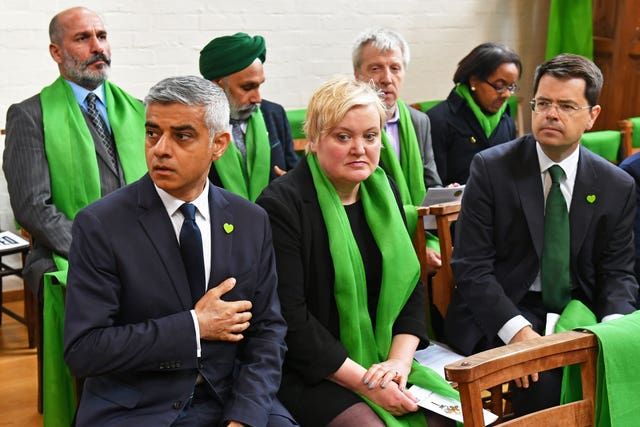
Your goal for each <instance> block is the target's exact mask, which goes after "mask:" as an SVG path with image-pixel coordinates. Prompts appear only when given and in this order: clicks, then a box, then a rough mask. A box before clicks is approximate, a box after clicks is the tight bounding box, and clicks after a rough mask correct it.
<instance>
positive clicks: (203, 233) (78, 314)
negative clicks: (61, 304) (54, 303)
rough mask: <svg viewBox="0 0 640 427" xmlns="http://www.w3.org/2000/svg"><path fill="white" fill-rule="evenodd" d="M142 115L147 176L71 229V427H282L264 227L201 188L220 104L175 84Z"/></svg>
mask: <svg viewBox="0 0 640 427" xmlns="http://www.w3.org/2000/svg"><path fill="white" fill-rule="evenodd" d="M145 104H146V106H147V114H146V116H147V121H146V140H145V152H146V159H147V167H148V171H149V173H148V174H147V175H145V176H144V177H142V179H140V180H139V181H137V182H135V183H133V184H132V185H129V186H127V187H125V188H122V189H120V190H118V191H116V192H113V193H112V194H110V195H108V196H107V197H104V198H103V199H101V200H99V201H98V202H96V203H94V204H92V205H90V206H89V207H87V208H86V209H84V210H82V211H81V212H80V213H79V214H78V215H77V217H76V220H75V221H74V225H73V239H72V245H71V252H70V257H69V261H70V269H69V278H68V287H67V303H66V320H65V360H66V362H67V364H68V365H69V368H70V370H71V372H72V373H74V374H76V375H80V376H85V377H87V378H86V380H85V383H84V390H83V394H82V399H81V400H80V404H79V408H78V412H77V417H76V423H77V425H104V424H109V425H123V426H124V425H127V426H129V425H153V426H169V425H172V426H195V425H198V426H200V425H203V426H204V425H211V426H214V425H230V426H239V425H249V426H264V425H292V422H291V421H289V420H288V418H287V415H286V414H287V413H286V410H284V408H283V407H282V406H281V405H280V404H279V403H278V402H277V401H276V400H275V397H274V396H275V393H276V391H277V389H278V386H279V384H280V375H281V373H280V369H281V364H282V360H283V357H284V352H285V344H284V336H285V332H286V326H285V323H284V320H283V318H282V316H281V314H280V304H279V300H278V298H277V290H276V285H277V278H276V270H275V259H274V254H273V248H272V243H271V228H270V226H269V221H268V218H267V215H266V213H265V212H264V211H263V210H262V209H261V208H260V207H258V206H257V205H254V204H253V203H250V202H248V201H246V200H245V199H243V198H241V197H239V196H237V195H234V194H232V193H229V192H227V191H225V190H223V189H220V188H218V187H215V186H214V185H212V184H211V183H210V182H209V180H208V179H207V174H208V172H209V167H210V164H211V162H212V161H215V160H216V159H218V158H219V157H220V156H221V155H222V154H223V153H224V151H225V150H226V148H227V146H228V144H229V141H230V134H229V132H228V130H227V129H228V117H229V107H228V103H227V100H226V97H225V95H224V92H223V91H222V90H221V89H220V88H219V87H217V86H216V85H214V84H213V83H211V82H209V81H206V80H204V79H201V78H199V77H193V76H191V77H174V78H169V79H165V80H163V81H161V82H160V83H158V84H157V85H155V86H154V87H153V88H151V90H150V92H149V94H148V95H147V97H146V99H145ZM189 208H191V217H190V215H189ZM194 211H195V212H194ZM194 222H195V224H194ZM194 233H195V235H194ZM188 248H190V249H188ZM198 260H199V261H198Z"/></svg>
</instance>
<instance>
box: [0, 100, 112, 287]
mask: <svg viewBox="0 0 640 427" xmlns="http://www.w3.org/2000/svg"><path fill="white" fill-rule="evenodd" d="M85 119H86V122H87V125H88V127H89V130H90V131H91V134H92V136H93V138H94V142H95V141H98V138H97V136H96V133H95V129H94V128H93V125H92V124H91V121H90V120H89V119H88V117H86V115H85ZM6 126H7V135H6V139H5V149H4V155H3V164H2V168H3V170H4V174H5V177H6V179H7V186H8V190H9V197H10V201H11V208H12V209H13V214H14V216H15V218H16V221H17V222H18V223H19V224H20V225H21V226H22V227H24V228H25V229H26V230H27V231H29V233H30V234H31V237H32V245H33V247H32V250H31V251H30V252H29V255H28V256H27V259H26V262H25V268H24V271H23V274H24V278H25V281H26V282H27V284H28V285H29V286H30V287H31V288H32V290H33V291H34V292H38V287H39V284H40V281H41V280H42V275H43V274H44V273H45V272H47V271H51V270H53V269H55V264H54V263H53V259H52V257H51V253H52V252H56V253H58V254H59V255H62V256H64V257H65V258H66V257H67V256H68V254H69V247H70V245H71V220H70V219H69V218H67V217H66V215H65V214H63V213H62V212H61V211H60V210H58V208H57V207H56V206H55V205H54V204H53V201H52V200H51V182H50V178H49V163H48V161H47V156H46V153H45V141H44V127H43V124H42V105H41V103H40V95H39V94H38V95H34V96H32V97H31V98H28V99H26V100H25V101H22V102H21V103H19V104H14V105H12V106H11V107H9V110H8V111H7V123H6ZM95 146H96V155H97V158H98V171H99V174H100V188H101V192H102V195H105V194H107V193H110V192H111V191H113V190H115V189H117V188H119V187H121V186H123V185H124V175H123V173H122V168H121V166H120V164H119V163H118V170H115V169H113V168H112V166H110V162H109V161H108V154H107V153H106V152H105V149H104V147H103V146H102V144H100V143H96V144H95ZM66 172H67V173H68V174H69V176H73V174H74V171H73V170H70V171H66Z"/></svg>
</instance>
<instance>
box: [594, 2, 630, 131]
mask: <svg viewBox="0 0 640 427" xmlns="http://www.w3.org/2000/svg"><path fill="white" fill-rule="evenodd" d="M593 57H594V61H595V63H596V64H597V65H598V66H599V67H600V69H601V70H602V73H603V75H604V87H603V88H602V94H601V95H600V105H602V112H601V113H600V117H599V118H598V120H597V121H596V123H595V125H594V128H593V130H603V129H617V122H618V120H621V119H626V118H629V117H638V116H640V0H594V1H593Z"/></svg>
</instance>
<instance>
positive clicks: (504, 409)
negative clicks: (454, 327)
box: [413, 202, 511, 420]
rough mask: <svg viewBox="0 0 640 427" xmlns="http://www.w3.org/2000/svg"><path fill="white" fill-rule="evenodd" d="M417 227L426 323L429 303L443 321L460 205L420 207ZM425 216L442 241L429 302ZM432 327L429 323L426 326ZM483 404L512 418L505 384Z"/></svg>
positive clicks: (451, 284)
mask: <svg viewBox="0 0 640 427" xmlns="http://www.w3.org/2000/svg"><path fill="white" fill-rule="evenodd" d="M416 209H417V210H418V227H416V234H415V236H414V242H413V244H414V248H415V250H416V253H417V254H418V260H419V261H420V279H421V280H422V283H424V284H425V300H426V301H425V304H426V305H427V317H428V318H427V322H431V321H432V319H431V318H430V316H429V313H430V301H433V304H434V305H435V307H436V308H437V310H438V312H439V313H440V315H441V316H442V318H443V319H444V317H445V315H446V314H447V309H448V308H449V303H450V302H451V296H452V295H453V288H454V280H453V271H452V270H451V255H452V253H453V240H452V236H451V223H452V222H455V221H456V220H457V219H458V215H459V214H460V209H461V203H460V202H456V203H443V204H439V205H432V206H429V207H424V206H418V207H417V208H416ZM426 215H434V216H435V218H436V227H437V230H438V239H439V240H440V257H441V260H442V266H441V267H440V270H438V272H437V273H436V274H435V275H434V276H433V277H432V281H431V285H432V286H431V291H432V294H433V295H432V296H431V299H430V295H429V289H428V287H427V286H426V284H427V283H428V278H429V273H428V272H427V252H426V249H425V244H426V237H425V230H424V227H421V225H422V223H423V221H424V217H425V216H426ZM427 324H429V323H427ZM483 404H484V407H485V408H486V409H489V410H491V411H492V412H494V413H495V414H496V415H498V417H499V418H498V419H499V420H502V419H504V418H505V417H509V416H510V413H511V397H510V392H509V390H508V388H507V389H505V390H503V387H502V385H496V386H495V387H492V388H491V389H489V393H485V395H484V396H483Z"/></svg>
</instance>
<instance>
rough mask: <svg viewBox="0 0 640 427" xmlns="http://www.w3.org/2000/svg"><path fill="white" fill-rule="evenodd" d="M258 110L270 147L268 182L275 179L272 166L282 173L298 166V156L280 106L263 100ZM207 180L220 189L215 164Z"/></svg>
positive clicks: (285, 117)
mask: <svg viewBox="0 0 640 427" xmlns="http://www.w3.org/2000/svg"><path fill="white" fill-rule="evenodd" d="M260 110H261V111H262V115H263V116H264V123H265V125H266V126H267V132H269V144H270V145H271V166H270V167H269V171H270V172H269V181H272V180H273V179H275V178H277V176H278V175H276V173H275V172H274V171H273V167H274V166H278V167H279V168H280V169H282V170H283V171H288V170H290V169H293V167H294V166H295V165H296V164H298V155H297V154H296V152H295V150H294V149H293V138H292V137H291V128H290V126H289V120H287V115H286V113H285V111H284V108H282V105H280V104H276V103H275V102H270V101H267V100H266V99H263V100H262V102H261V103H260ZM209 179H210V180H211V182H213V183H214V184H215V185H217V186H218V187H222V181H220V176H218V172H217V171H216V168H215V163H212V164H211V169H210V170H209Z"/></svg>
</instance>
